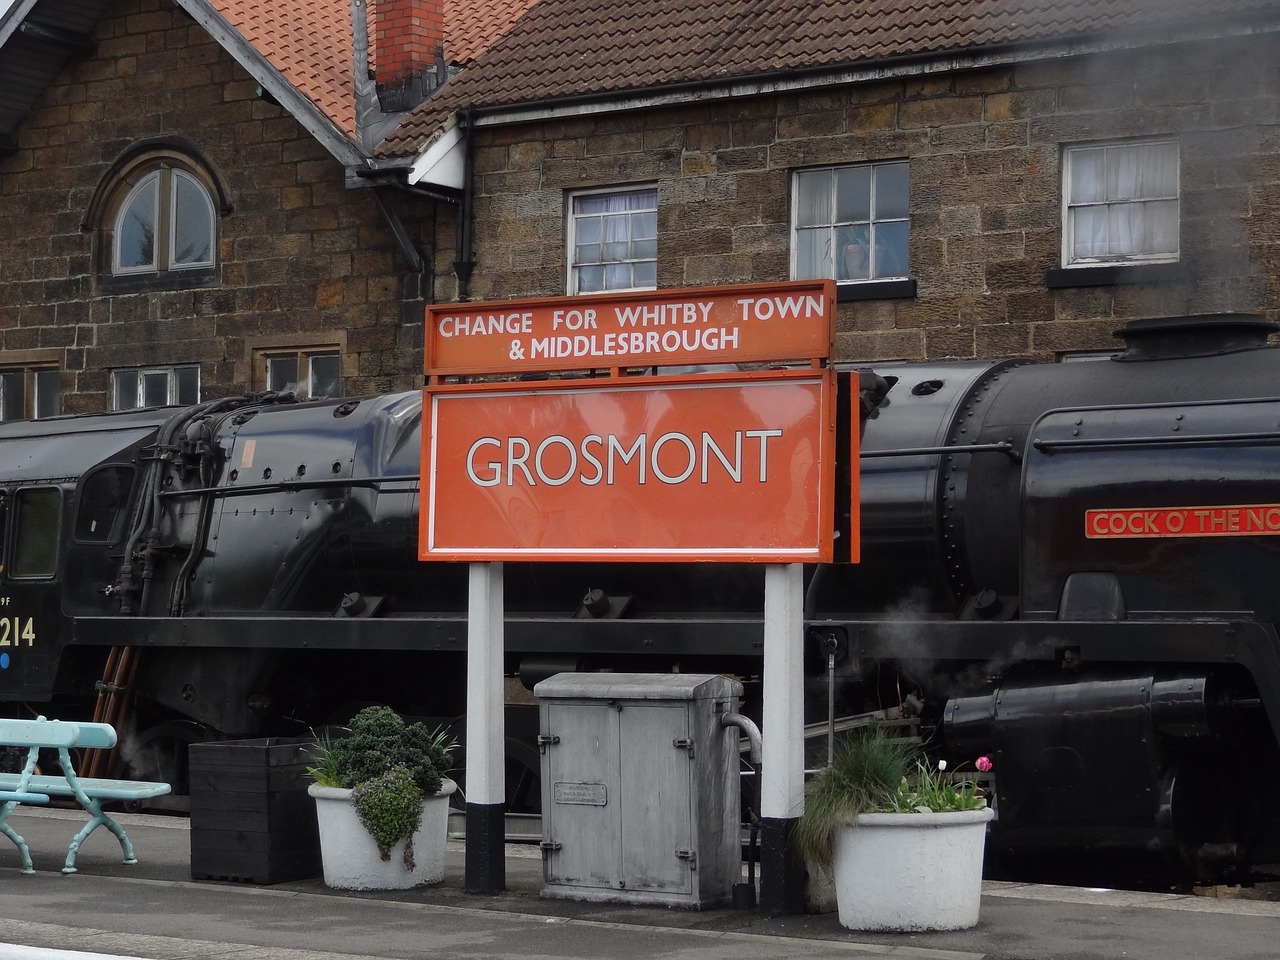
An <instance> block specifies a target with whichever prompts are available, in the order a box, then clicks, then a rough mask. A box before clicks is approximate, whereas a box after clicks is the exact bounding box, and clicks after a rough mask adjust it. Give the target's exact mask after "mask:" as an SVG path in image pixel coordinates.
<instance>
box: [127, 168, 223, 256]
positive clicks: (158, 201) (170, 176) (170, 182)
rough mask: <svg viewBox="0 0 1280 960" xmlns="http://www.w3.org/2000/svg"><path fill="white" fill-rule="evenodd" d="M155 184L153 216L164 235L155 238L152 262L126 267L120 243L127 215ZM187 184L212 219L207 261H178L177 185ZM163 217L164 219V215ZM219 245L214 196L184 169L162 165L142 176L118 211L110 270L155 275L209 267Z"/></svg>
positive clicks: (210, 221) (156, 226)
mask: <svg viewBox="0 0 1280 960" xmlns="http://www.w3.org/2000/svg"><path fill="white" fill-rule="evenodd" d="M153 182H154V183H155V185H156V187H155V209H153V210H152V212H151V216H152V220H153V222H154V223H155V229H156V231H157V232H158V233H162V235H161V236H158V237H154V238H153V242H152V256H151V262H150V263H144V264H138V265H136V266H131V267H126V266H122V265H121V263H120V242H121V239H122V237H123V234H124V218H125V216H126V214H127V213H128V212H129V210H130V209H131V208H132V206H133V201H134V198H135V197H136V196H137V195H138V194H139V193H140V192H142V190H144V189H146V188H147V187H149V186H150V185H151V184H152V183H153ZM182 183H186V184H189V185H191V186H193V187H195V188H196V190H197V191H198V192H199V196H200V198H201V199H203V201H204V206H205V210H206V213H207V217H208V222H209V237H208V240H209V256H208V258H206V259H204V260H189V261H184V262H182V263H179V262H178V259H177V257H178V251H177V242H178V188H179V186H180V184H182ZM162 217H163V218H164V221H163V222H162V220H161V218H162ZM216 248H217V216H216V212H215V208H214V205H213V198H212V197H210V196H209V190H208V188H207V187H206V186H205V185H204V184H203V183H201V182H200V180H199V179H197V178H196V177H193V176H192V175H191V174H189V173H187V172H186V171H184V170H179V169H176V168H174V167H170V166H167V165H166V166H161V167H158V168H157V169H155V170H152V171H150V172H148V173H146V174H144V175H143V176H142V178H141V179H140V180H139V181H138V182H137V183H136V184H134V185H133V188H132V189H130V190H129V192H128V193H127V194H126V195H125V197H124V200H123V201H122V202H121V204H120V208H119V209H118V210H117V211H116V216H115V220H114V222H113V229H112V234H111V272H112V273H113V274H115V275H116V276H137V275H145V276H154V275H156V274H161V273H167V272H179V271H183V270H206V269H209V268H210V267H212V266H214V262H215V257H216V256H217V253H216Z"/></svg>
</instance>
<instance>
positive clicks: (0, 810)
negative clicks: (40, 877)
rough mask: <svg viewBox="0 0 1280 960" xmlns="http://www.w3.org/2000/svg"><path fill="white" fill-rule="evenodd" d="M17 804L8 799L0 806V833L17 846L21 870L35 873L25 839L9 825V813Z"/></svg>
mask: <svg viewBox="0 0 1280 960" xmlns="http://www.w3.org/2000/svg"><path fill="white" fill-rule="evenodd" d="M17 805H18V803H17V801H16V800H9V801H7V802H6V803H5V804H4V805H3V806H0V833H3V834H4V835H5V836H6V837H8V838H9V839H10V840H12V841H13V845H14V846H15V847H17V848H18V853H20V854H21V855H22V872H23V873H35V872H36V871H35V868H34V867H33V866H31V850H30V848H28V847H27V841H25V840H23V839H22V837H20V836H18V833H17V831H16V830H14V829H13V827H11V826H9V814H11V813H13V809H14V807H16V806H17Z"/></svg>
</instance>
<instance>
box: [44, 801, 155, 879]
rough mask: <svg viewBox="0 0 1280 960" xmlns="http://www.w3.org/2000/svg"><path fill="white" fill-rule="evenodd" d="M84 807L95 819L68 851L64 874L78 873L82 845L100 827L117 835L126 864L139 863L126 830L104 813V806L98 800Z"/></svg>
mask: <svg viewBox="0 0 1280 960" xmlns="http://www.w3.org/2000/svg"><path fill="white" fill-rule="evenodd" d="M82 805H83V806H84V808H85V809H86V810H88V811H89V812H90V813H92V814H93V818H92V819H91V820H90V821H89V822H88V823H86V824H85V825H84V829H83V830H81V831H80V832H79V833H77V834H76V835H75V839H74V840H72V841H71V847H70V849H68V850H67V864H66V866H64V867H63V868H62V872H63V873H75V872H76V854H77V853H79V852H80V844H82V843H84V841H85V838H86V837H88V836H89V834H91V833H93V831H95V830H97V829H98V827H106V828H107V829H108V830H110V831H111V832H112V833H114V834H115V836H116V839H117V840H119V841H120V850H121V851H122V852H123V853H124V862H125V863H137V862H138V858H137V857H135V856H134V855H133V844H132V843H130V842H129V838H128V836H126V835H125V832H124V828H123V827H121V826H120V824H118V823H116V822H115V821H114V820H112V819H111V818H110V817H109V816H107V815H106V814H105V813H103V812H102V805H101V804H100V803H99V802H98V801H97V800H88V801H87V802H83V803H82Z"/></svg>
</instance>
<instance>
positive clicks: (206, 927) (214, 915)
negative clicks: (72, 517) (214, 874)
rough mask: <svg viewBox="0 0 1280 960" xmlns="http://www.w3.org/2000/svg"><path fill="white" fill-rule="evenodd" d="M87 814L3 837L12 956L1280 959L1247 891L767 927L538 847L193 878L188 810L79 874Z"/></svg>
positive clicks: (136, 821) (52, 818) (993, 897)
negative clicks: (440, 866)
mask: <svg viewBox="0 0 1280 960" xmlns="http://www.w3.org/2000/svg"><path fill="white" fill-rule="evenodd" d="M84 819H85V818H84V815H83V814H81V813H79V812H76V811H71V810H28V809H27V808H22V809H20V811H19V812H17V813H15V814H14V816H13V817H12V818H11V822H12V823H13V825H14V827H15V828H16V829H17V831H18V832H19V833H20V834H22V835H23V836H24V837H26V839H27V841H28V843H29V845H30V847H31V850H32V855H33V858H34V860H35V866H36V871H37V872H36V874H35V875H34V876H24V875H22V874H20V873H19V871H18V856H17V851H16V850H14V849H13V848H12V845H11V844H10V843H9V842H8V841H7V840H5V839H4V838H2V837H0V960H88V957H90V956H92V957H99V956H109V957H139V958H144V960H196V958H218V960H366V958H381V960H392V958H405V960H409V958H413V960H418V958H427V957H430V958H460V960H461V958H466V960H488V958H527V960H550V958H566V960H572V958H583V960H588V958H589V960H611V958H617V960H624V958H625V960H636V958H643V957H651V958H680V960H757V958H758V960H779V958H804V960H818V958H828V957H832V958H834V957H843V958H861V960H876V958H903V957H913V958H920V960H979V958H984V957H985V958H991V960H1204V958H1213V960H1263V958H1266V960H1274V958H1276V957H1280V903H1278V902H1270V901H1263V900H1253V899H1246V898H1245V897H1244V896H1241V897H1233V898H1221V899H1214V898H1206V897H1194V896H1181V895H1174V894H1157V893H1134V892H1128V891H1112V890H1087V889H1080V888H1070V887H1048V886H1035V885H1029V884H1015V883H995V882H988V883H986V884H984V887H983V899H982V913H981V918H980V920H979V923H978V925H977V927H975V928H974V929H972V930H966V931H960V932H955V933H929V934H879V935H877V934H866V933H853V932H851V931H847V930H844V929H843V928H841V927H840V926H839V924H838V923H837V921H836V917H835V915H834V914H817V915H809V916H798V917H762V916H760V915H759V914H758V913H757V912H755V911H746V910H730V909H717V910H703V911H689V910H679V909H667V908H661V907H647V906H633V905H619V904H608V903H586V902H578V901H568V900H551V899H543V898H542V897H540V895H539V892H540V889H541V886H542V861H541V856H540V853H539V851H538V849H537V847H536V846H528V845H509V846H508V847H507V860H506V869H507V888H508V889H507V891H506V892H505V893H502V894H499V895H495V896H477V895H472V894H467V893H465V892H464V891H463V856H464V846H463V843H462V842H461V841H450V843H449V849H448V852H447V855H446V856H447V870H446V876H445V880H444V882H443V883H441V884H439V885H437V886H434V887H427V888H420V889H417V890H411V891H404V892H395V893H340V892H337V891H331V890H328V889H326V888H325V887H324V885H323V884H322V883H321V881H320V880H319V879H314V880H301V881H292V882H288V883H280V884H275V885H270V886H265V885H263V886H258V885H252V884H242V883H228V882H212V881H202V880H193V879H192V878H191V867H190V864H191V851H190V832H189V829H188V824H187V821H186V820H184V819H182V818H177V817H156V816H147V815H132V816H131V815H122V816H121V817H120V818H119V819H120V821H121V822H122V823H123V824H124V825H125V827H126V829H127V830H128V832H129V835H130V838H131V839H132V840H133V843H134V847H135V849H136V852H137V856H138V860H139V862H138V863H137V864H135V865H132V866H129V865H125V864H122V863H121V862H120V848H119V845H118V844H117V843H116V841H115V839H114V838H113V837H112V836H111V835H110V834H108V833H107V832H106V831H105V830H101V829H100V830H98V831H96V832H95V833H94V834H93V835H92V836H91V837H90V838H89V840H88V841H87V842H86V843H85V845H84V847H83V848H82V849H81V852H80V855H79V859H78V865H79V867H80V871H79V872H78V873H76V874H71V875H63V874H62V873H60V872H59V871H60V868H61V866H62V862H63V859H64V858H65V856H66V847H67V844H68V843H69V842H70V840H71V837H72V836H73V835H74V834H75V832H76V830H78V829H79V823H82V822H83V821H84ZM1224 892H1225V891H1224ZM1243 893H1247V891H1246V892H1243ZM64 951H73V953H70V954H68V953H64ZM76 953H79V954H83V955H85V956H84V957H76V955H75V954H76Z"/></svg>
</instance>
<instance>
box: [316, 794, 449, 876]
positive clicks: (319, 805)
mask: <svg viewBox="0 0 1280 960" xmlns="http://www.w3.org/2000/svg"><path fill="white" fill-rule="evenodd" d="M456 789H457V784H455V783H454V782H453V781H452V780H445V781H444V783H442V784H441V786H440V790H439V791H438V792H437V793H436V794H435V795H434V796H431V797H427V798H426V799H425V800H424V801H423V802H422V824H421V825H420V826H419V827H418V832H417V833H415V834H414V835H413V838H412V839H413V864H414V866H413V869H412V870H410V869H409V868H408V867H406V866H405V862H404V859H405V858H404V849H405V843H406V841H404V840H401V841H400V842H399V843H397V844H396V845H395V846H394V847H392V848H391V856H390V858H389V859H387V860H383V859H382V857H381V856H380V855H379V854H378V845H377V844H376V843H374V842H373V837H372V836H371V835H370V833H369V831H368V830H366V829H365V826H364V824H363V823H361V822H360V817H359V816H358V815H357V814H356V808H355V805H354V804H352V802H351V791H350V790H345V789H343V788H341V787H322V786H320V785H319V784H318V783H313V784H311V786H309V787H308V788H307V793H309V794H310V795H311V796H313V797H315V801H316V822H317V824H318V826H319V828H320V860H321V864H322V865H323V867H324V884H325V886H326V887H332V888H333V889H335V890H407V889H409V888H410V887H420V886H424V885H425V884H428V883H439V882H440V881H441V880H443V879H444V847H445V841H446V840H447V839H448V832H449V797H450V795H451V794H452V793H453V792H454V791H455V790H456Z"/></svg>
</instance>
